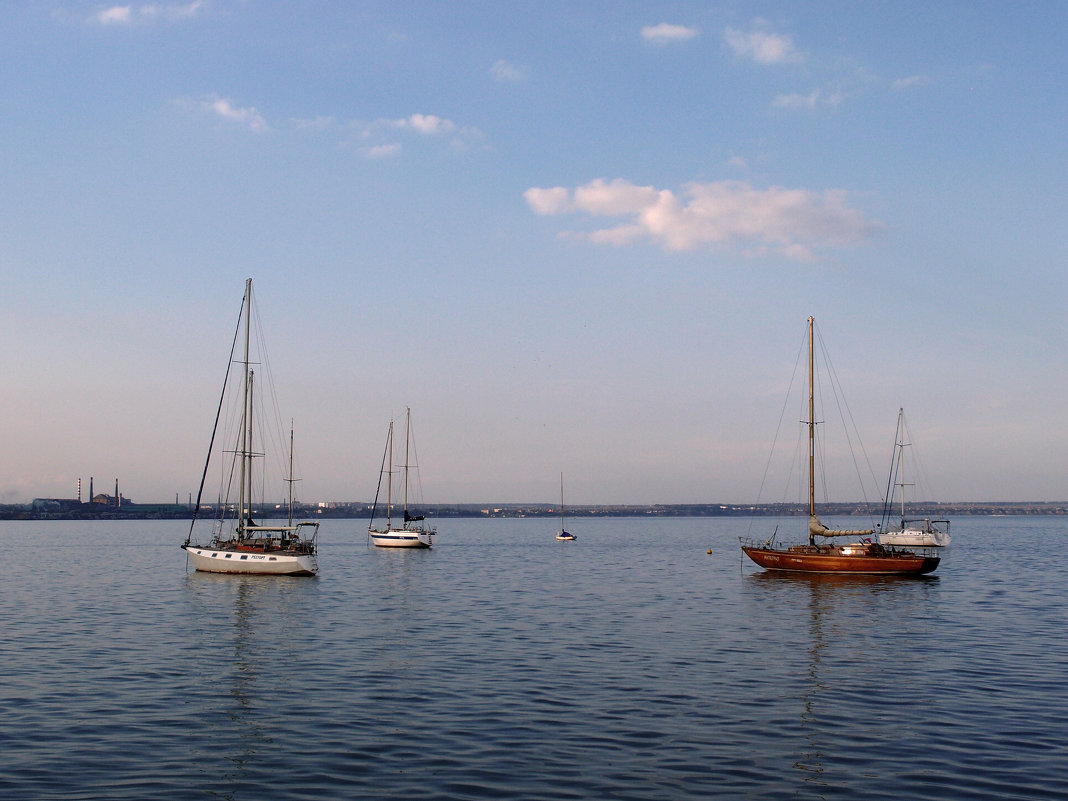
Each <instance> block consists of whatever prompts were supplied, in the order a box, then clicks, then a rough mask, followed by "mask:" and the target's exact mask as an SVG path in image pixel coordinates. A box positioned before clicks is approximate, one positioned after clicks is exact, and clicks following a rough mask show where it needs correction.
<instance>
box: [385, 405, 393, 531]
mask: <svg viewBox="0 0 1068 801" xmlns="http://www.w3.org/2000/svg"><path fill="white" fill-rule="evenodd" d="M387 439H388V440H389V444H388V446H387V447H386V450H387V451H389V470H388V471H387V472H386V531H390V530H391V529H392V528H393V421H392V420H390V421H389V436H388V437H387Z"/></svg>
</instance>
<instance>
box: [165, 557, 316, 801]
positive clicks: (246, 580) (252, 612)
mask: <svg viewBox="0 0 1068 801" xmlns="http://www.w3.org/2000/svg"><path fill="white" fill-rule="evenodd" d="M300 582H304V583H305V584H308V583H314V582H308V581H307V579H287V578H285V577H277V576H233V575H223V574H214V573H197V572H193V573H190V574H189V575H188V576H187V582H186V586H187V589H188V590H189V592H190V594H191V596H192V599H193V602H194V605H195V606H196V607H197V609H198V611H197V613H196V614H195V615H194V620H195V621H197V625H200V626H202V627H203V630H204V637H203V638H202V641H201V645H202V647H203V649H204V650H203V657H204V666H205V667H204V668H203V670H204V674H203V675H202V677H201V679H200V680H201V681H202V682H204V683H205V685H206V688H207V689H206V692H207V693H208V694H210V695H211V697H212V698H213V701H214V703H213V704H212V706H213V707H214V713H215V714H213V715H211V716H210V719H211V724H212V725H211V727H210V730H211V734H212V737H213V742H211V743H206V744H204V745H203V748H202V752H203V753H205V754H206V755H207V756H208V759H207V761H206V763H205V764H208V765H210V764H214V763H215V762H216V761H217V760H221V763H219V764H218V768H219V779H220V780H221V785H222V786H221V787H220V788H219V789H218V791H217V792H216V793H213V794H215V795H218V796H219V797H222V798H226V799H233V798H235V797H236V796H237V794H238V792H239V791H240V790H242V789H246V790H247V789H248V788H249V787H250V786H254V782H253V779H254V777H255V776H256V775H258V774H262V773H263V767H264V764H265V763H266V762H267V761H268V760H269V759H271V758H272V755H274V754H276V753H277V748H276V744H275V740H274V737H272V735H271V733H270V731H271V728H272V726H273V721H274V719H275V713H277V712H278V711H279V710H278V709H276V708H274V705H276V704H278V703H281V699H282V697H283V693H285V692H286V691H287V690H286V687H285V674H286V672H287V665H290V664H291V663H292V662H293V661H294V658H295V655H296V654H295V651H294V646H293V644H292V638H291V637H289V636H287V631H288V629H289V628H290V623H291V620H290V615H291V610H292V609H293V607H294V601H295V599H296V597H297V595H298V593H299V592H301V590H302V588H301V587H300V585H299V583H300ZM228 620H229V625H225V624H226V623H227V621H228Z"/></svg>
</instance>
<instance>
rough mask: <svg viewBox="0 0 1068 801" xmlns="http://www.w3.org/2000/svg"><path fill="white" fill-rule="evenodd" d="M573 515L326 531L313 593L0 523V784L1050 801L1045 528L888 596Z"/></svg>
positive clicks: (1062, 654)
mask: <svg viewBox="0 0 1068 801" xmlns="http://www.w3.org/2000/svg"><path fill="white" fill-rule="evenodd" d="M579 523H580V521H576V522H575V528H576V530H579V534H580V539H579V541H578V542H576V543H557V542H555V540H553V539H552V532H553V527H552V526H551V525H549V524H546V523H544V522H541V521H530V520H526V521H522V520H521V521H486V520H473V521H466V520H455V521H442V525H440V526H439V529H440V530H441V536H440V537H439V544H438V546H436V547H435V548H434V549H433V551H431V552H410V553H405V552H392V551H383V550H376V549H370V548H367V547H366V546H365V539H364V536H363V535H362V534H361V533H360V530H361V528H362V524H361V523H359V522H355V521H352V522H349V521H328V522H327V523H325V524H324V526H323V534H322V535H321V537H322V539H323V545H322V564H323V572H322V574H321V575H320V576H319V577H318V578H316V579H257V578H251V577H247V578H241V577H228V576H210V575H203V574H195V573H187V572H186V571H185V569H184V564H183V562H184V558H183V556H182V554H181V552H180V551H178V549H177V543H178V542H180V541H181V539H182V538H183V536H184V530H183V524H174V523H147V522H146V523H129V522H127V523H118V524H86V523H3V524H0V538H2V540H3V545H4V548H5V553H6V554H7V555H8V558H9V564H10V565H11V567H10V568H9V570H8V573H7V575H6V576H5V580H4V589H3V594H2V596H0V598H2V600H0V653H2V654H3V665H4V670H3V671H2V672H0V701H2V707H0V751H2V753H4V755H5V757H6V758H5V760H4V761H3V762H2V763H0V797H5V798H7V797H10V798H19V799H105V798H106V799H119V800H121V799H143V798H148V797H166V798H168V799H213V798H224V799H249V800H250V801H252V800H254V799H275V798H277V799H305V798H307V799H312V798H314V799H322V798H376V799H377V798H404V799H488V798H493V799H504V798H508V799H532V800H533V799H591V798H597V799H601V798H604V799H634V800H635V801H640V800H641V799H658V800H659V799H698V798H706V797H709V796H715V797H723V798H744V799H787V798H789V799H797V798H802V799H810V798H811V799H830V798H843V799H845V798H848V799H854V798H865V799H881V798H887V799H889V798H894V799H901V798H910V799H948V798H953V799H958V798H960V799H995V798H997V799H1000V798H1007V797H1012V798H1034V799H1040V798H1041V799H1046V798H1056V797H1068V779H1066V778H1065V776H1064V775H1063V774H1064V770H1063V767H1064V765H1066V764H1068V746H1066V743H1068V724H1066V722H1065V721H1066V720H1068V692H1066V690H1068V627H1066V625H1065V624H1066V622H1068V620H1066V615H1065V606H1064V602H1063V587H1064V586H1065V584H1066V581H1065V580H1066V578H1068V567H1066V566H1065V564H1064V563H1063V561H1061V560H1058V559H1055V558H1054V559H1046V560H1044V561H1042V562H1041V563H1039V564H1037V565H1036V564H1035V563H1033V562H1024V561H1022V560H1021V558H1020V554H1021V553H1024V552H1031V553H1052V552H1053V549H1052V548H1051V545H1052V544H1053V543H1055V542H1056V541H1057V540H1058V539H1059V538H1060V537H1062V536H1063V532H1064V527H1065V526H1064V524H1063V523H1062V522H1061V521H1060V520H1059V519H1057V518H994V519H967V518H966V519H962V520H960V521H956V522H955V523H954V540H955V545H954V546H953V548H952V549H951V550H950V551H949V552H948V553H947V554H946V556H945V559H944V560H943V564H942V566H940V568H939V571H938V572H937V573H936V574H935V575H934V576H933V577H928V578H924V579H918V580H907V579H906V580H902V579H879V578H834V577H825V578H816V577H790V576H776V575H773V574H768V573H763V572H761V571H759V570H758V569H756V568H755V567H753V566H751V565H748V564H747V563H743V562H742V561H741V559H740V556H739V553H738V545H737V538H736V537H737V534H738V533H744V528H745V527H746V526H747V523H746V522H745V521H738V520H730V519H728V520H670V521H659V520H644V519H643V520H637V519H627V520H613V519H596V520H589V521H585V520H584V521H581V526H580V525H579ZM95 542H105V543H107V544H106V546H105V547H102V548H97V547H96V546H95V545H94V543H95ZM707 549H711V550H712V553H711V554H706V553H705V551H706V550H707Z"/></svg>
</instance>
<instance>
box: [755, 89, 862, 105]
mask: <svg viewBox="0 0 1068 801" xmlns="http://www.w3.org/2000/svg"><path fill="white" fill-rule="evenodd" d="M844 99H845V96H844V95H843V94H842V93H841V92H830V93H827V92H823V91H821V90H820V89H813V90H812V91H811V92H809V93H808V94H801V93H797V92H795V93H792V94H785V95H777V96H776V97H775V99H774V100H772V101H771V105H772V106H774V107H775V108H784V109H816V108H821V107H830V108H837V107H838V106H840V105H841V104H842V101H843V100H844Z"/></svg>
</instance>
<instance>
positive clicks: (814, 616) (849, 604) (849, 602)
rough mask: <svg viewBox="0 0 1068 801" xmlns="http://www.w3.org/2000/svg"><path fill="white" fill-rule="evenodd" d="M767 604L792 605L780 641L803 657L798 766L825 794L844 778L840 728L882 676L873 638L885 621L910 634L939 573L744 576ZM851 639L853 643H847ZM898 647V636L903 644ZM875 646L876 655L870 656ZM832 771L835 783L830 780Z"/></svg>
mask: <svg viewBox="0 0 1068 801" xmlns="http://www.w3.org/2000/svg"><path fill="white" fill-rule="evenodd" d="M746 581H747V583H748V584H749V586H751V587H754V588H757V589H758V590H759V595H760V596H761V602H762V604H765V605H768V606H770V607H773V608H775V609H776V610H788V611H786V612H784V613H783V614H781V615H779V616H778V617H777V618H776V619H775V620H774V623H775V624H776V625H779V626H784V627H792V628H793V631H789V630H787V631H784V632H782V633H781V635H782V636H781V643H782V644H783V645H784V646H785V647H787V648H790V647H793V648H796V649H797V652H798V653H799V654H801V653H803V654H804V660H803V661H804V665H803V670H804V673H803V674H802V678H801V681H800V682H799V686H800V698H799V700H800V721H799V724H800V734H801V738H800V740H799V741H798V744H799V745H800V748H799V751H800V753H799V754H797V756H796V758H795V759H794V761H793V762H792V767H793V768H794V769H795V770H797V771H798V776H799V778H800V779H801V781H802V782H804V784H805V785H806V786H808V787H809V790H810V791H813V790H814V791H815V792H816V793H817V795H816V797H818V798H823V797H824V796H823V795H822V793H824V792H826V791H827V788H830V787H832V786H833V785H835V784H838V783H840V782H841V780H842V773H841V771H842V770H843V767H842V763H844V761H845V759H844V758H843V755H844V754H845V751H846V749H848V748H849V747H850V746H852V745H855V744H852V743H842V742H841V741H840V740H839V738H838V736H837V734H836V728H837V727H838V726H839V724H840V723H841V720H842V719H843V718H852V717H854V716H858V715H861V716H862V714H861V713H860V712H859V710H856V709H854V708H852V704H853V703H854V701H851V699H855V698H856V692H857V690H858V687H859V686H860V685H863V684H865V683H866V682H870V681H871V680H872V678H873V676H875V675H877V674H876V670H877V669H878V666H879V665H880V663H881V650H880V647H879V646H878V645H876V646H872V645H871V639H872V638H873V637H876V636H878V633H879V632H880V631H881V630H883V629H884V628H885V627H886V626H887V625H889V626H891V627H893V630H894V631H895V632H899V631H903V633H904V636H905V638H906V639H907V632H908V629H909V625H910V624H909V622H908V619H909V615H910V611H909V610H912V613H914V614H916V615H917V616H919V615H920V613H921V611H922V606H921V604H922V603H923V602H924V601H925V600H927V599H928V593H929V590H930V589H932V588H934V587H937V586H938V581H939V579H938V576H930V575H927V576H869V575H835V574H822V573H787V572H779V571H761V572H759V573H751V574H749V575H747V576H746ZM846 644H848V646H847V647H845V648H844V647H843V646H845V645H846ZM898 644H899V645H900V641H899V642H898ZM869 648H873V649H874V651H875V653H869V652H868V649H869ZM835 769H837V771H838V772H837V773H836V774H834V775H835V776H836V777H837V781H832V780H831V774H832V773H834V770H835Z"/></svg>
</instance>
